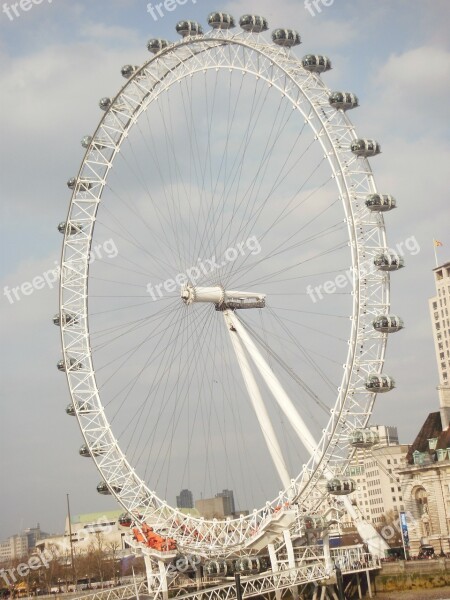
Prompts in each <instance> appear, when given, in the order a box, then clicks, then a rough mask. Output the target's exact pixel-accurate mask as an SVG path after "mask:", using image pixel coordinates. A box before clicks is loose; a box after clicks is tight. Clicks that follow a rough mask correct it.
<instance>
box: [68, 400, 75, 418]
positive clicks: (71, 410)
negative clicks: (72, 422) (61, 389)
mask: <svg viewBox="0 0 450 600" xmlns="http://www.w3.org/2000/svg"><path fill="white" fill-rule="evenodd" d="M66 414H68V415H69V417H75V416H76V414H77V413H76V411H75V406H74V405H73V404H72V402H71V403H70V404H68V405H67V406H66Z"/></svg>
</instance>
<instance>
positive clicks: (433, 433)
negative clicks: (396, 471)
mask: <svg viewBox="0 0 450 600" xmlns="http://www.w3.org/2000/svg"><path fill="white" fill-rule="evenodd" d="M433 438H437V443H436V448H434V449H430V446H429V443H428V440H430V439H433ZM448 447H450V427H449V428H447V429H446V430H445V431H442V421H441V413H440V412H439V411H438V412H432V413H430V414H429V415H428V417H427V418H426V419H425V423H424V424H423V425H422V428H421V429H420V431H419V433H418V434H417V437H416V439H415V440H414V442H413V443H412V445H411V446H410V448H409V450H408V453H407V455H406V462H407V463H408V464H410V465H412V464H414V459H413V453H414V452H416V451H418V452H425V453H426V454H430V455H431V456H433V455H434V454H435V452H436V450H438V449H440V448H442V449H445V448H448Z"/></svg>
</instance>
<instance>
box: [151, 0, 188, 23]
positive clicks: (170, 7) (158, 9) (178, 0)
mask: <svg viewBox="0 0 450 600" xmlns="http://www.w3.org/2000/svg"><path fill="white" fill-rule="evenodd" d="M189 1H190V2H192V4H197V0H164V2H158V3H156V2H155V3H153V2H149V3H148V4H147V12H148V13H149V14H150V15H151V17H152V19H153V20H154V21H159V19H162V18H163V17H164V16H165V14H166V13H167V12H173V11H174V10H176V9H177V8H178V7H179V6H184V5H185V4H187V3H188V2H189Z"/></svg>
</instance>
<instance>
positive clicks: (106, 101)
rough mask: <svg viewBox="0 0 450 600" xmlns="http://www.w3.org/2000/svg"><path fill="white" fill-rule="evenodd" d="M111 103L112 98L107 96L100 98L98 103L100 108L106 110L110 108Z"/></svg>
mask: <svg viewBox="0 0 450 600" xmlns="http://www.w3.org/2000/svg"><path fill="white" fill-rule="evenodd" d="M111 104H112V100H111V98H107V97H104V98H100V101H99V103H98V105H99V106H100V108H101V109H102V110H104V111H107V110H108V109H109V108H110V106H111Z"/></svg>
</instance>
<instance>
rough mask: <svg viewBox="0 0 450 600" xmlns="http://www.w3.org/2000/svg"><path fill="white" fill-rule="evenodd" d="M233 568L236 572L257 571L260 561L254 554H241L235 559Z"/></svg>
mask: <svg viewBox="0 0 450 600" xmlns="http://www.w3.org/2000/svg"><path fill="white" fill-rule="evenodd" d="M234 568H235V570H236V572H238V573H259V571H260V570H261V563H260V561H259V558H258V557H256V556H253V557H252V556H242V557H241V558H238V559H237V560H236V561H235V563H234Z"/></svg>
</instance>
